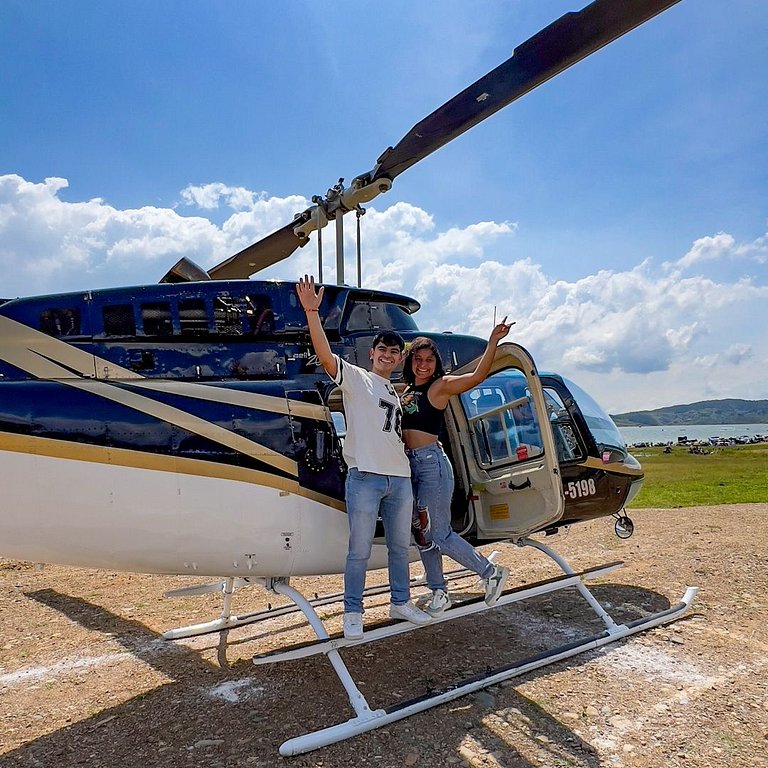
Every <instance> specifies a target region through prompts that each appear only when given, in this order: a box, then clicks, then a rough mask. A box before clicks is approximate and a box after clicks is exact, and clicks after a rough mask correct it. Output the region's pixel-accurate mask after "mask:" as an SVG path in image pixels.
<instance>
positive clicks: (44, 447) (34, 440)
mask: <svg viewBox="0 0 768 768" xmlns="http://www.w3.org/2000/svg"><path fill="white" fill-rule="evenodd" d="M0 451H9V452H13V453H22V454H28V455H34V456H47V457H49V458H54V459H67V460H72V461H87V462H92V463H95V464H109V465H110V466H120V467H128V468H131V469H146V470H154V471H157V472H170V473H172V474H182V475H193V476H196V477H210V478H214V479H218V480H235V481H237V482H242V483H252V484H254V485H261V486H264V487H266V488H275V489H276V490H279V491H286V492H288V493H294V494H296V495H297V496H301V497H302V498H305V499H310V500H312V501H316V502H318V503H320V504H324V505H326V506H328V507H332V508H333V509H337V510H339V511H342V512H343V511H344V510H345V509H346V508H345V506H344V503H343V502H342V501H339V500H338V499H334V498H332V497H331V496H327V495H326V494H322V493H317V492H316V491H312V490H310V489H309V488H304V487H302V486H301V485H299V483H298V482H297V481H296V480H291V479H289V478H286V477H278V476H277V475H273V474H271V473H269V472H262V471H260V470H257V469H248V468H246V467H237V466H233V465H231V464H221V463H219V462H214V461H203V460H202V459H189V458H184V457H180V456H176V455H166V454H158V453H150V452H148V451H136V450H131V449H129V448H111V447H107V446H103V445H90V444H88V443H76V442H70V441H67V440H55V439H53V438H49V437H36V436H33V435H19V434H14V433H10V432H0Z"/></svg>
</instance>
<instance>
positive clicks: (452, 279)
mask: <svg viewBox="0 0 768 768" xmlns="http://www.w3.org/2000/svg"><path fill="white" fill-rule="evenodd" d="M585 4H586V2H585V0H584V1H583V2H580V1H579V0H571V1H570V2H567V1H565V0H510V1H509V2H506V3H495V4H493V3H488V2H483V3H480V2H471V1H465V2H441V3H433V2H423V3H413V2H407V3H406V2H399V1H394V2H388V3H386V4H385V3H378V4H373V3H370V4H367V3H366V4H363V3H359V2H358V3H352V2H345V1H342V2H339V3H336V4H334V6H333V8H329V7H328V6H321V5H318V4H316V3H305V2H288V3H266V2H251V3H225V2H197V1H195V0H191V1H190V0H187V1H186V2H183V3H182V2H172V1H169V2H163V3H154V2H131V3H117V2H101V3H95V2H81V3H69V4H64V3H58V2H42V1H41V2H28V0H25V1H24V2H16V1H15V0H5V1H4V3H3V8H2V16H3V20H2V23H1V24H0V103H2V120H1V121H0V267H2V272H0V295H1V296H4V297H12V296H17V295H26V294H33V293H35V294H36V293H43V292H49V291H50V292H53V291H69V290H80V289H86V288H94V287H101V286H108V285H110V286H111V285H122V284H136V283H142V282H155V281H156V280H157V279H158V278H159V277H160V276H161V275H162V274H163V273H164V272H165V271H166V269H167V268H168V267H169V266H170V265H171V264H173V263H174V262H175V261H176V260H177V259H178V258H179V256H181V255H188V256H190V257H191V258H193V260H195V261H197V262H198V263H200V264H202V265H204V266H212V265H213V264H216V263H218V262H219V261H221V260H223V259H224V258H226V257H227V256H229V255H231V254H232V253H234V252H236V251H238V250H240V249H241V248H242V247H244V246H245V245H247V244H248V243H250V242H252V241H254V240H256V239H258V238H259V237H261V236H263V235H265V234H267V233H269V232H270V231H272V230H273V229H275V228H277V227H279V226H281V225H282V224H284V223H285V222H287V221H288V220H290V218H291V217H292V216H293V214H294V213H295V212H297V211H300V210H303V208H304V207H306V205H307V204H308V199H309V197H310V196H311V195H313V194H323V193H324V192H325V191H326V189H327V188H328V187H329V186H331V185H332V184H334V183H335V182H336V180H337V179H338V178H339V177H340V176H343V177H344V178H345V179H346V180H347V181H349V180H350V179H351V178H352V177H354V176H355V175H357V174H359V173H361V172H364V171H366V170H368V169H370V168H371V167H372V166H373V165H374V163H375V160H376V158H377V157H378V156H379V154H380V153H381V152H382V151H383V150H384V149H385V148H386V147H387V146H388V145H390V144H395V143H396V142H397V141H398V140H399V139H400V138H401V137H402V136H403V135H404V134H405V133H406V131H407V130H408V129H409V128H410V127H411V126H412V125H413V124H414V123H416V122H417V121H418V120H420V119H421V118H422V117H424V116H425V115H427V114H428V113H430V112H431V111H432V110H434V109H435V108H436V107H438V106H440V105H441V104H442V103H444V102H445V101H447V100H448V99H449V98H451V97H452V96H453V95H454V94H455V93H457V92H458V91H460V90H462V89H463V88H464V87H466V86H467V85H469V84H470V83H471V82H473V81H474V80H476V79H477V78H478V77H480V76H482V75H484V74H485V73H486V72H487V71H489V70H490V69H492V68H493V67H495V66H497V65H498V64H499V63H501V62H502V61H504V60H505V59H506V58H508V57H509V55H510V54H511V52H512V49H513V48H514V47H515V46H516V45H517V44H519V43H520V42H522V41H524V40H525V39H527V38H528V37H530V36H531V35H532V34H534V33H535V32H536V31H538V30H539V29H541V28H542V27H544V26H546V25H547V24H548V23H550V22H552V21H554V20H555V19H556V18H558V17H559V16H560V15H562V14H563V13H565V12H567V11H569V10H577V9H579V8H580V7H581V6H582V5H585ZM766 29H768V4H766V3H764V2H762V0H732V2H728V3H722V2H719V1H718V2H715V0H682V2H680V3H679V4H678V5H676V6H674V7H673V8H671V9H670V10H668V11H666V12H665V13H663V14H662V15H660V16H658V17H657V18H655V19H653V20H651V21H650V22H648V23H647V24H645V25H644V26H642V27H640V28H638V29H636V30H634V31H633V32H631V33H630V34H629V35H627V36H625V37H623V38H621V39H619V40H617V41H615V42H614V43H612V44H611V45H610V46H608V47H607V48H604V49H603V50H601V51H599V52H598V53H596V54H594V55H593V56H591V57H590V58H588V59H586V60H585V61H582V62H581V63H579V64H578V65H576V66H575V67H573V68H571V69H570V70H568V71H566V72H564V73H562V74H560V75H559V76H557V77H556V78H555V79H553V80H551V81H549V82H548V83H545V84H544V85H543V86H541V87H540V88H538V89H536V90H535V91H533V92H532V93H530V94H528V95H527V96H525V97H524V98H523V99H521V100H520V101H518V102H516V103H514V104H512V105H510V106H509V107H507V108H505V109H504V110H502V111H501V112H499V113H497V114H496V115H494V116H492V117H491V118H489V119H488V120H486V121H485V122H483V123H481V124H480V125H478V126H476V127H475V128H473V129H471V130H470V131H469V132H467V133H466V134H464V135H463V136H461V137H459V138H458V139H456V140H454V141H453V142H452V143H451V144H449V145H447V146H446V147H444V148H442V149H441V150H439V151H438V152H436V153H435V154H433V155H432V156H430V157H428V158H426V159H425V160H423V161H422V162H420V163H419V164H417V165H416V166H414V167H413V168H411V169H409V170H408V171H406V172H405V173H404V174H402V175H401V176H400V177H398V179H397V180H396V181H395V185H394V187H393V189H392V190H391V191H390V192H388V193H387V194H386V195H384V196H381V197H379V198H377V199H376V200H374V201H373V202H372V203H370V204H369V205H368V206H367V207H368V213H367V214H366V216H365V217H364V219H363V258H364V277H363V282H364V284H366V285H369V286H376V287H381V288H384V289H387V290H394V291H398V292H403V293H407V294H409V295H412V296H415V297H416V298H418V299H419V300H420V301H421V302H422V310H421V311H420V312H419V314H418V315H417V318H418V320H419V322H420V325H421V327H423V328H425V329H428V330H446V329H451V330H454V331H463V332H471V333H477V334H480V335H486V334H487V333H488V331H489V329H490V324H491V320H492V317H493V307H494V306H496V307H497V308H498V312H499V313H501V314H508V315H509V316H510V318H511V319H515V320H516V321H517V324H516V325H515V327H514V340H515V341H518V342H519V343H522V344H523V345H524V346H526V347H527V348H528V349H529V350H530V351H531V352H532V353H533V355H534V357H535V358H536V359H537V361H538V363H539V365H540V367H541V368H543V369H549V370H557V371H560V372H563V373H565V374H566V375H568V376H570V377H572V378H574V379H575V380H576V381H578V382H579V383H580V384H581V385H582V386H584V387H585V388H586V389H588V390H589V391H590V392H591V393H592V394H594V395H595V397H596V399H598V400H599V401H600V402H601V403H602V404H603V405H604V406H605V407H607V408H609V409H610V410H611V411H613V412H617V411H622V410H630V409H635V408H653V407H659V406H663V405H671V404H675V403H679V402H692V401H695V400H702V399H713V398H720V397H745V398H750V399H758V398H768V377H767V376H765V368H766V363H768V342H767V341H766V340H765V336H766V334H765V332H764V331H763V327H764V325H765V322H766V319H768V311H766V310H767V308H768V235H766V232H767V231H768V132H766V130H765V126H766V125H768V116H767V115H766V104H767V103H768V99H767V98H766V97H767V96H768V78H766V76H765V72H766V71H768V36H766V34H765V31H766ZM348 221H349V225H348V226H347V232H348V234H351V230H352V229H353V227H352V220H351V219H348ZM325 232H326V233H327V234H326V238H325V249H326V279H333V277H334V273H333V254H332V252H331V248H330V244H331V242H332V239H333V235H332V232H331V231H330V230H326V231H325ZM352 252H353V248H352V246H351V242H350V249H349V254H350V256H349V258H348V261H347V279H348V280H351V279H354V270H353V258H352V256H351V254H352ZM315 262H316V256H315V252H314V249H313V246H312V245H310V246H308V247H307V248H304V249H302V250H301V251H300V252H298V253H297V254H295V255H294V256H293V257H291V259H289V260H288V261H287V262H285V263H283V264H281V265H279V266H277V267H274V268H272V269H271V270H269V271H268V272H267V273H265V275H264V276H265V277H284V278H291V279H292V278H293V277H295V276H296V275H298V274H300V273H303V272H304V271H306V270H313V269H314V265H315Z"/></svg>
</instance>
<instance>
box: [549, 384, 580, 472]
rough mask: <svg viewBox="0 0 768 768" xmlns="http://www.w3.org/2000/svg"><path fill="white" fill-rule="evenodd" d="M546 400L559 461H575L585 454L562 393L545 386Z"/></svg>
mask: <svg viewBox="0 0 768 768" xmlns="http://www.w3.org/2000/svg"><path fill="white" fill-rule="evenodd" d="M544 400H545V401H546V403H547V415H548V416H549V423H550V426H551V427H552V436H553V437H554V439H555V448H556V450H557V460H558V462H564V461H574V460H576V459H581V458H583V456H584V450H583V448H582V446H581V441H580V440H579V438H578V437H577V435H578V432H577V431H576V427H575V425H574V423H573V420H572V419H571V415H570V414H569V413H568V409H567V408H566V407H565V403H563V401H562V399H561V397H560V395H559V394H558V393H557V392H555V390H554V389H550V388H549V387H545V388H544Z"/></svg>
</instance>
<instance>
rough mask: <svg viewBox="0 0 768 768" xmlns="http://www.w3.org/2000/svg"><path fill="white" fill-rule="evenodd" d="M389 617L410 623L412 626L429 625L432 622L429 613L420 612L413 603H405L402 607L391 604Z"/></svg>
mask: <svg viewBox="0 0 768 768" xmlns="http://www.w3.org/2000/svg"><path fill="white" fill-rule="evenodd" d="M389 617H390V618H391V619H403V620H404V621H410V622H411V624H429V622H430V621H432V617H431V616H430V615H429V614H428V613H424V611H420V610H419V609H418V608H417V607H416V606H415V605H414V604H413V603H403V604H402V605H395V604H394V603H390V604H389Z"/></svg>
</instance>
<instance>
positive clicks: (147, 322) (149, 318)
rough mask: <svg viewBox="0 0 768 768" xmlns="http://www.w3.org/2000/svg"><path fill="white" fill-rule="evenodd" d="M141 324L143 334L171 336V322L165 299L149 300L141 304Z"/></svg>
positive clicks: (169, 307) (168, 306)
mask: <svg viewBox="0 0 768 768" xmlns="http://www.w3.org/2000/svg"><path fill="white" fill-rule="evenodd" d="M141 324H142V328H143V330H144V335H145V336H171V335H172V334H173V322H172V320H171V305H170V304H169V303H168V302H167V301H150V302H147V303H145V304H142V305H141Z"/></svg>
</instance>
